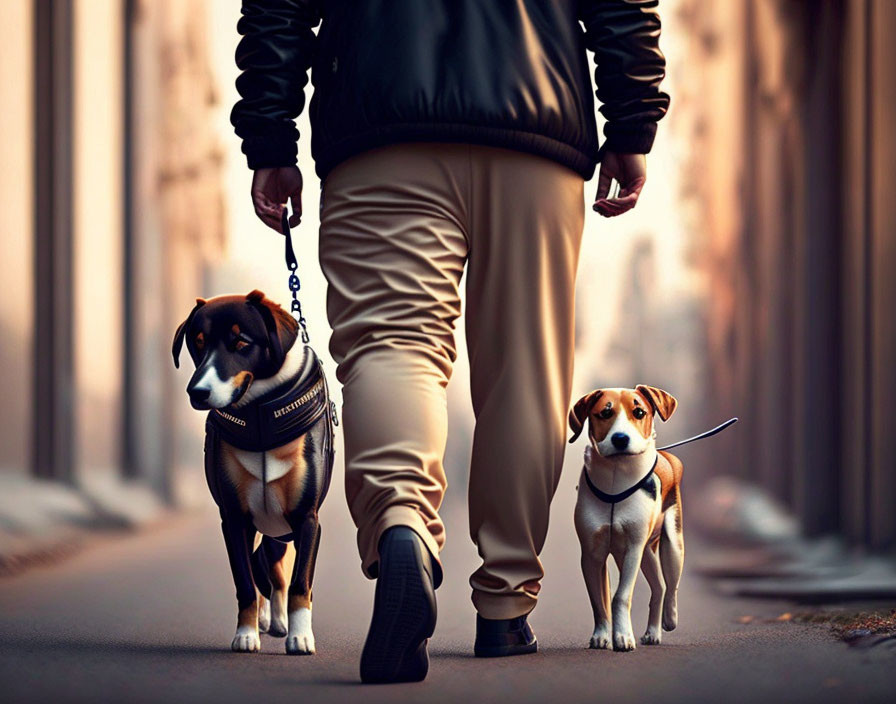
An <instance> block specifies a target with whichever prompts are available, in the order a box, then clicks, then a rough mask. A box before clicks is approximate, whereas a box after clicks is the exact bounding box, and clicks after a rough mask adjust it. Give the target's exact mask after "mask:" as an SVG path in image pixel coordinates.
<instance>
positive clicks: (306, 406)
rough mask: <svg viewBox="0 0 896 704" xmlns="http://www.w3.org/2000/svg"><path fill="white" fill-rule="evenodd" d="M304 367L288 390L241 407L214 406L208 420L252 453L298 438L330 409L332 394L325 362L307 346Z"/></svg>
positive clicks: (235, 443) (264, 396)
mask: <svg viewBox="0 0 896 704" xmlns="http://www.w3.org/2000/svg"><path fill="white" fill-rule="evenodd" d="M306 351H307V354H306V355H305V360H304V362H303V364H302V368H301V369H300V370H299V372H298V373H297V374H296V376H295V378H294V379H293V380H292V383H291V384H289V385H288V386H287V388H285V389H273V390H271V391H269V392H268V393H266V394H264V395H262V396H259V397H258V398H256V399H253V400H252V401H251V402H250V403H247V404H246V405H245V406H241V407H240V408H213V409H211V410H210V411H209V413H208V419H209V421H211V423H212V425H213V426H214V427H215V429H216V430H217V431H218V432H219V433H220V435H221V438H222V439H223V440H224V441H225V442H227V443H230V444H231V445H234V446H235V447H238V448H240V449H241V450H248V451H251V452H264V451H266V450H271V449H273V448H275V447H279V446H281V445H285V444H286V443H288V442H290V441H292V440H295V439H296V438H297V437H299V436H300V435H303V434H304V433H307V432H308V430H309V429H310V428H311V427H312V426H313V425H314V424H315V423H316V422H317V421H318V420H319V419H320V417H321V416H322V415H323V414H324V413H325V412H326V411H327V407H328V405H329V393H328V390H327V380H326V376H325V375H324V372H323V364H322V363H321V361H320V359H319V358H318V356H317V355H316V354H315V353H314V351H313V350H312V349H311V348H310V347H307V346H306Z"/></svg>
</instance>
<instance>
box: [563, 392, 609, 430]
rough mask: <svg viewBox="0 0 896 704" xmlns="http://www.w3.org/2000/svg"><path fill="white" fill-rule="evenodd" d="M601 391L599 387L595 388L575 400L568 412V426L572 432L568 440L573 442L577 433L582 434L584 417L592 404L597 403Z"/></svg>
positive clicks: (601, 394) (601, 393)
mask: <svg viewBox="0 0 896 704" xmlns="http://www.w3.org/2000/svg"><path fill="white" fill-rule="evenodd" d="M603 393H604V392H603V391H601V390H600V389H595V390H594V391H591V392H589V393H587V394H585V395H584V396H582V398H580V399H579V400H578V401H576V404H575V406H573V407H572V410H571V411H570V412H569V427H570V429H571V430H572V432H573V435H572V437H571V438H570V439H569V442H575V441H576V439H577V438H578V437H579V435H581V434H582V429H583V428H584V427H585V419H586V418H587V417H588V414H589V413H590V412H591V409H592V408H593V407H594V404H595V403H597V400H598V399H599V398H600V397H601V396H603Z"/></svg>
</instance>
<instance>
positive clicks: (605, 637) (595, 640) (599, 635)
mask: <svg viewBox="0 0 896 704" xmlns="http://www.w3.org/2000/svg"><path fill="white" fill-rule="evenodd" d="M588 647H589V648H593V649H595V650H610V649H611V648H612V647H613V646H612V641H611V640H610V633H609V631H604V630H597V631H595V632H594V634H593V635H592V636H591V643H589V645H588Z"/></svg>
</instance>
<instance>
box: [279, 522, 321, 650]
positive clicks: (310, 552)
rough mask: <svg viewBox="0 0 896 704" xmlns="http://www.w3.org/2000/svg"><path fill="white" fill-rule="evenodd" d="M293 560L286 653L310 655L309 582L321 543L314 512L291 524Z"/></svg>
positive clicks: (311, 642) (311, 578)
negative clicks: (292, 531) (293, 544)
mask: <svg viewBox="0 0 896 704" xmlns="http://www.w3.org/2000/svg"><path fill="white" fill-rule="evenodd" d="M294 536H295V545H296V561H295V566H294V567H293V573H292V583H291V584H290V585H289V632H288V633H287V635H286V652H287V653H289V654H290V655H311V654H312V653H313V652H314V633H313V632H312V630H311V583H312V581H313V579H314V564H315V562H316V561H317V548H318V546H319V545H320V524H319V523H318V521H317V515H316V514H314V515H310V516H307V517H305V519H304V520H302V521H301V522H300V523H298V524H297V525H295V526H294Z"/></svg>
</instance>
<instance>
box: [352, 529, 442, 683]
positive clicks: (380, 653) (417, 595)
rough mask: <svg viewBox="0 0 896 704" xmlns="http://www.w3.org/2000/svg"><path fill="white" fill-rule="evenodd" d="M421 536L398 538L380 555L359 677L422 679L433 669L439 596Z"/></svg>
mask: <svg viewBox="0 0 896 704" xmlns="http://www.w3.org/2000/svg"><path fill="white" fill-rule="evenodd" d="M425 549H426V548H425V547H424V546H423V545H422V544H420V542H419V539H407V540H395V541H393V542H392V544H391V545H389V549H388V551H384V554H383V555H382V556H381V558H380V568H379V576H378V578H377V582H376V593H375V596H374V605H373V617H372V618H371V621H370V629H369V631H368V632H367V640H366V641H365V642H364V650H363V651H362V653H361V681H362V682H366V683H385V682H419V681H420V680H422V679H424V678H425V677H426V673H427V671H428V670H429V654H428V653H427V650H426V646H427V643H428V640H429V637H430V636H431V635H432V634H433V631H435V627H436V601H435V593H434V592H433V590H432V587H431V585H429V584H428V583H427V580H428V577H427V575H426V573H425V571H424V568H423V564H424V563H423V556H422V554H421V552H420V551H421V550H425Z"/></svg>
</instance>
